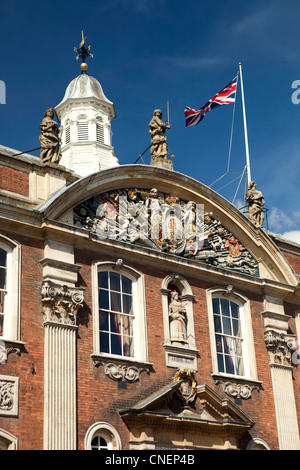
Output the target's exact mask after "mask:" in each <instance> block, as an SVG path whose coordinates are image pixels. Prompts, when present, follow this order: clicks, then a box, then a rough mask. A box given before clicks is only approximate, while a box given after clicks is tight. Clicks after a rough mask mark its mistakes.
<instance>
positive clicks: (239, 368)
mask: <svg viewBox="0 0 300 470" xmlns="http://www.w3.org/2000/svg"><path fill="white" fill-rule="evenodd" d="M235 368H236V373H237V374H238V375H244V363H243V358H242V357H237V358H236V360H235Z"/></svg>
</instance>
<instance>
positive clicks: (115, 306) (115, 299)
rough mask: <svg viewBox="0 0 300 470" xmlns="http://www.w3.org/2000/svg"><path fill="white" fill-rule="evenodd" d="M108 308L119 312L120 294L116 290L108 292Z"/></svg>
mask: <svg viewBox="0 0 300 470" xmlns="http://www.w3.org/2000/svg"><path fill="white" fill-rule="evenodd" d="M110 308H111V310H113V311H114V312H121V294H119V293H118V292H111V293H110Z"/></svg>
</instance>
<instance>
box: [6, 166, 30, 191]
mask: <svg viewBox="0 0 300 470" xmlns="http://www.w3.org/2000/svg"><path fill="white" fill-rule="evenodd" d="M0 189H4V190H6V191H10V192H13V193H17V194H21V195H22V196H29V174H28V173H25V172H24V171H19V170H15V169H14V168H7V167H4V166H2V165H0Z"/></svg>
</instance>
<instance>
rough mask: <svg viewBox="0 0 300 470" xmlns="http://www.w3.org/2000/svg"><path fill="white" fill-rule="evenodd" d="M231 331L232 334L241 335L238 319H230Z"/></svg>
mask: <svg viewBox="0 0 300 470" xmlns="http://www.w3.org/2000/svg"><path fill="white" fill-rule="evenodd" d="M232 331H233V335H234V336H239V337H240V336H241V329H240V322H239V320H232Z"/></svg>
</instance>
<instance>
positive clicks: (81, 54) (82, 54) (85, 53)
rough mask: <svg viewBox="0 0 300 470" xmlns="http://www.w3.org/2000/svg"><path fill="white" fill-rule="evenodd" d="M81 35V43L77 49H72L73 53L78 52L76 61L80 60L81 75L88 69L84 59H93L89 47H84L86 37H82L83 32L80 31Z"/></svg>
mask: <svg viewBox="0 0 300 470" xmlns="http://www.w3.org/2000/svg"><path fill="white" fill-rule="evenodd" d="M81 35H82V39H81V43H80V44H79V47H78V48H77V47H74V51H75V52H78V56H77V57H76V60H78V59H81V60H82V63H81V66H80V68H81V70H82V73H86V71H87V68H88V65H87V63H86V61H85V60H86V59H87V58H88V57H91V58H93V57H94V56H93V54H90V52H89V51H90V49H91V46H88V47H86V46H85V41H86V37H84V35H83V31H81Z"/></svg>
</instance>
